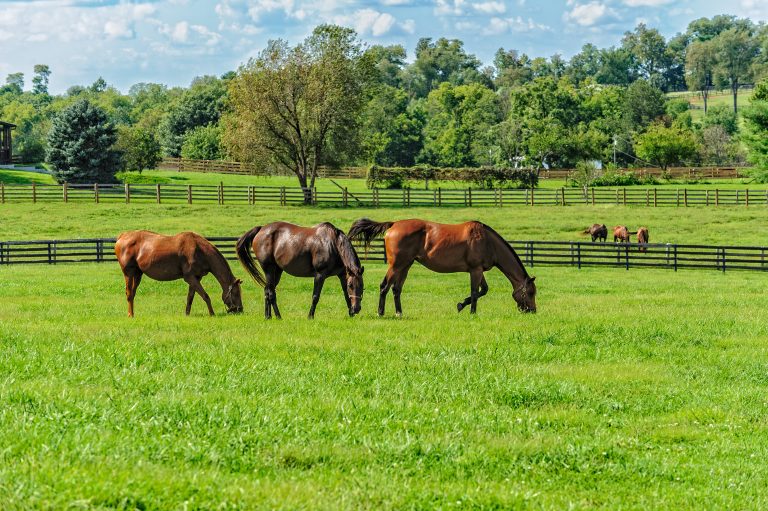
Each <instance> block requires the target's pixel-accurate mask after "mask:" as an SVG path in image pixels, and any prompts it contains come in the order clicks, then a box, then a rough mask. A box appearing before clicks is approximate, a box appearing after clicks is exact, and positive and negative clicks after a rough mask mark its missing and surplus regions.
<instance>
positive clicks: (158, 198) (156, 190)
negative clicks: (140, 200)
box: [155, 183, 162, 204]
mask: <svg viewBox="0 0 768 511" xmlns="http://www.w3.org/2000/svg"><path fill="white" fill-rule="evenodd" d="M155 198H156V200H157V203H158V204H160V202H161V200H162V199H161V197H160V183H157V184H156V185H155Z"/></svg>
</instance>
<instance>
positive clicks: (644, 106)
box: [622, 80, 666, 131]
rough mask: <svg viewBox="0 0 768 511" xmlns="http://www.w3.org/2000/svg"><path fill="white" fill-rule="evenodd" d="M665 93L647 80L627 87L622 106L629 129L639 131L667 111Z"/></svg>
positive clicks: (626, 125) (638, 81)
mask: <svg viewBox="0 0 768 511" xmlns="http://www.w3.org/2000/svg"><path fill="white" fill-rule="evenodd" d="M665 105H666V98H665V97H664V93H663V92H661V91H660V90H659V89H657V88H656V87H654V86H652V85H651V84H650V83H649V82H648V81H646V80H637V81H636V82H634V83H633V84H632V85H630V86H629V87H627V92H626V94H625V95H624V105H623V108H622V111H623V117H624V124H625V127H626V130H627V131H639V130H642V129H644V128H645V127H646V126H648V124H649V123H651V122H652V121H654V120H656V119H658V118H659V117H660V116H662V115H664V113H665V110H666V109H665Z"/></svg>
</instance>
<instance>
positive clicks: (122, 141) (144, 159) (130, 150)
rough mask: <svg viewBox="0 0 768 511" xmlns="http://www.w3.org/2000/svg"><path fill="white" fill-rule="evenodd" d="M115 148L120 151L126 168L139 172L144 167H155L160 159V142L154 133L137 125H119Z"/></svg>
mask: <svg viewBox="0 0 768 511" xmlns="http://www.w3.org/2000/svg"><path fill="white" fill-rule="evenodd" d="M116 148H117V149H118V150H119V151H120V152H121V153H122V163H123V167H124V168H125V169H126V170H135V171H138V172H139V173H141V172H142V171H143V170H145V169H154V168H156V167H157V164H158V163H160V161H161V160H162V151H161V148H160V142H158V141H157V138H156V137H155V135H154V133H152V132H151V131H149V130H146V129H144V128H142V127H139V126H120V128H119V129H118V132H117V144H116Z"/></svg>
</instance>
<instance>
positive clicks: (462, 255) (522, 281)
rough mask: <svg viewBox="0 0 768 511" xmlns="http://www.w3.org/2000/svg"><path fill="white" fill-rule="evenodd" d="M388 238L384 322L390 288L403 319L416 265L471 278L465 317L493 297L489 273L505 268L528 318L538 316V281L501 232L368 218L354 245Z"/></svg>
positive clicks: (356, 228)
mask: <svg viewBox="0 0 768 511" xmlns="http://www.w3.org/2000/svg"><path fill="white" fill-rule="evenodd" d="M382 234H383V235H384V245H385V248H386V253H387V263H388V264H389V268H388V269H387V275H386V276H385V277H384V280H383V281H382V282H381V287H380V291H379V316H382V315H384V304H385V302H386V297H387V293H388V292H389V290H390V288H391V289H392V295H393V296H394V300H395V313H396V314H397V315H398V316H401V315H402V313H403V310H402V306H401V304H400V293H401V292H402V290H403V284H404V283H405V279H406V277H407V276H408V270H410V268H411V265H412V264H413V262H414V261H418V262H419V263H420V264H422V265H424V266H426V267H427V268H429V269H430V270H432V271H435V272H438V273H456V272H467V273H469V276H470V295H469V296H468V297H467V298H465V299H464V301H462V302H459V303H458V304H456V308H457V309H458V311H459V312H461V311H462V309H464V307H466V306H467V305H470V306H471V307H470V312H471V313H473V314H474V313H475V312H476V311H477V300H478V298H480V297H481V296H485V294H486V293H488V283H487V282H486V281H485V276H484V275H483V273H484V272H486V271H488V270H490V269H491V268H494V267H496V268H499V270H501V272H502V273H503V274H504V275H505V276H506V277H507V279H509V281H510V283H512V288H513V292H512V297H513V298H514V299H515V301H516V302H517V307H518V309H520V310H521V311H523V312H536V284H535V283H534V280H535V277H529V276H528V272H526V271H525V268H524V267H523V263H522V261H520V258H519V257H518V256H517V254H516V253H515V251H514V250H513V249H512V247H511V246H510V245H509V243H507V242H506V241H505V240H504V238H502V237H501V235H499V234H498V233H497V232H496V231H494V230H493V229H491V228H490V227H488V226H487V225H485V224H483V223H480V222H465V223H463V224H454V225H447V224H438V223H435V222H428V221H426V220H400V221H397V222H374V221H373V220H370V219H367V218H363V219H361V220H358V221H356V222H355V223H354V224H352V227H351V229H350V230H349V237H350V238H351V239H356V240H363V241H364V242H365V244H366V246H367V245H368V244H370V242H371V240H372V239H374V238H376V237H378V236H381V235H382Z"/></svg>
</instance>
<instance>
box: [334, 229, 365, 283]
mask: <svg viewBox="0 0 768 511" xmlns="http://www.w3.org/2000/svg"><path fill="white" fill-rule="evenodd" d="M336 251H337V252H338V253H339V258H340V259H341V262H342V264H343V265H344V270H345V271H346V272H347V273H348V274H350V273H351V274H359V273H360V270H361V266H360V259H359V258H358V257H357V254H356V253H355V249H354V248H353V247H352V243H350V242H349V239H348V238H347V237H346V236H344V235H343V234H339V235H337V237H336Z"/></svg>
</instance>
